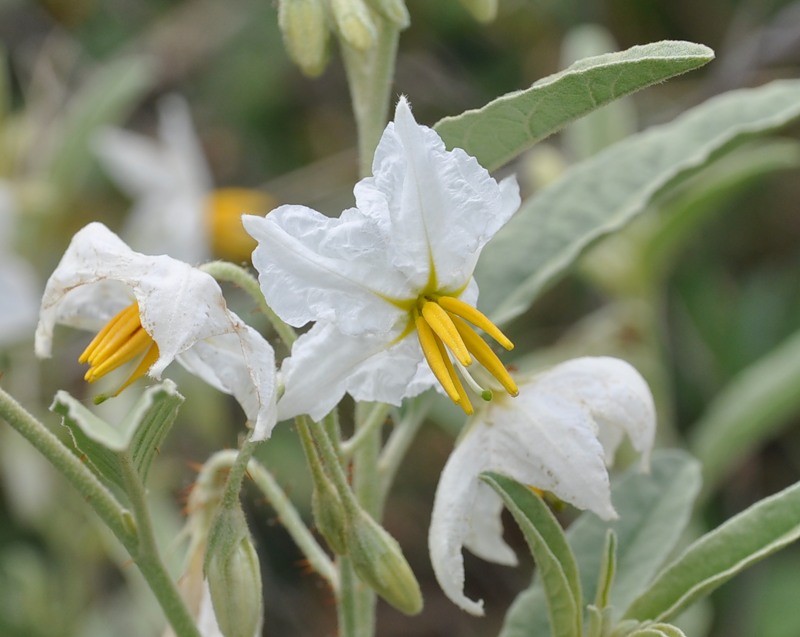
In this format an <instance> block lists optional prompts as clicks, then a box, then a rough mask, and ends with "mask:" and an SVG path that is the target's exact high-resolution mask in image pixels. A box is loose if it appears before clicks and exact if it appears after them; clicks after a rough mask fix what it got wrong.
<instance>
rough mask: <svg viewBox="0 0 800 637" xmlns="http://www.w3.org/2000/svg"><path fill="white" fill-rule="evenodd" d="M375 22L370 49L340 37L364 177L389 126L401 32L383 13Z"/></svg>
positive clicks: (368, 172) (361, 172)
mask: <svg viewBox="0 0 800 637" xmlns="http://www.w3.org/2000/svg"><path fill="white" fill-rule="evenodd" d="M376 24H377V26H378V37H377V41H376V43H375V46H374V47H373V48H372V49H370V50H369V51H366V52H364V51H358V50H356V49H354V48H352V47H351V46H349V45H348V44H346V43H345V42H344V41H343V40H340V41H341V46H342V58H343V60H344V66H345V71H346V72H347V81H348V84H349V85H350V96H351V98H352V101H353V114H354V115H355V118H356V129H357V131H358V164H359V174H360V175H361V176H362V177H366V176H368V175H369V174H370V173H371V172H372V156H373V155H374V154H375V148H376V147H377V146H378V141H379V140H380V138H381V134H382V133H383V129H384V128H385V126H386V119H387V114H388V111H389V95H390V91H391V86H392V79H393V77H394V67H395V59H396V57H397V41H398V39H399V34H400V30H399V28H398V27H397V25H395V24H393V23H391V22H389V21H388V20H386V19H385V18H383V17H381V16H376Z"/></svg>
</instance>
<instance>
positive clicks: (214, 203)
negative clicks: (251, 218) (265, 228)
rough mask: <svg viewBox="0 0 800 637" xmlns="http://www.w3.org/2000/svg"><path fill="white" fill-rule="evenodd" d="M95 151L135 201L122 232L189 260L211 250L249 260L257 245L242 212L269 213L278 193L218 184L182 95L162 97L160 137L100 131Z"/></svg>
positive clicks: (146, 246) (142, 246) (153, 250)
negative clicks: (245, 227)
mask: <svg viewBox="0 0 800 637" xmlns="http://www.w3.org/2000/svg"><path fill="white" fill-rule="evenodd" d="M94 148H95V152H96V153H97V155H98V156H99V158H100V160H101V162H102V165H103V167H104V168H105V170H106V171H107V172H108V173H109V175H110V176H111V177H112V178H113V179H114V181H115V182H116V183H117V184H118V185H119V186H120V188H121V189H123V190H124V191H125V192H126V193H127V194H128V195H130V196H131V197H132V198H133V200H134V205H133V208H132V210H131V211H130V213H129V216H128V219H127V221H126V224H125V227H124V228H123V230H122V236H123V237H125V238H126V240H127V241H128V243H130V244H131V245H132V246H133V247H134V248H136V249H138V250H146V251H147V252H148V253H150V254H168V255H170V256H171V257H175V258H176V259H181V260H182V261H186V262H188V263H200V262H201V261H204V260H207V259H208V258H209V257H211V256H216V257H220V258H225V259H229V260H232V261H238V260H243V259H245V258H246V257H247V255H248V254H249V253H250V252H251V251H252V249H253V243H252V239H251V238H250V237H249V236H248V235H247V234H246V233H245V232H244V229H243V228H242V224H241V221H240V217H241V215H242V214H243V213H245V212H248V213H251V214H255V213H266V212H268V211H269V210H270V209H271V208H272V207H273V206H274V203H275V202H274V201H273V199H272V198H271V197H270V196H269V195H267V194H266V193H263V192H259V191H256V190H251V189H246V188H217V189H215V188H214V183H213V179H212V177H211V172H210V170H209V168H208V165H207V163H206V158H205V155H204V154H203V149H202V146H201V144H200V140H199V139H198V137H197V133H196V132H195V129H194V124H193V123H192V117H191V113H190V111H189V105H188V104H187V103H186V101H185V100H184V99H183V98H181V97H179V96H178V95H168V96H167V97H165V98H163V99H162V100H161V101H160V102H159V103H158V139H151V138H149V137H146V136H144V135H138V134H136V133H131V132H129V131H126V130H123V129H120V128H105V129H103V130H101V131H99V132H98V133H97V135H96V136H95V138H94Z"/></svg>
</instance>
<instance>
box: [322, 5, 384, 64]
mask: <svg viewBox="0 0 800 637" xmlns="http://www.w3.org/2000/svg"><path fill="white" fill-rule="evenodd" d="M331 9H332V10H333V18H334V20H335V21H336V27H337V29H338V30H339V33H340V34H341V36H342V38H343V39H344V41H345V42H347V44H349V45H350V46H352V47H353V48H354V49H358V50H359V51H367V50H368V49H371V48H372V46H373V45H374V44H375V40H376V39H377V37H378V35H377V30H376V28H375V23H374V21H373V20H372V16H371V15H370V11H369V9H368V8H367V6H366V5H365V4H364V0H331Z"/></svg>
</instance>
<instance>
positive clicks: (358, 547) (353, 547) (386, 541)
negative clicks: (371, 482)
mask: <svg viewBox="0 0 800 637" xmlns="http://www.w3.org/2000/svg"><path fill="white" fill-rule="evenodd" d="M348 531H349V532H348V535H347V549H348V552H349V555H350V559H351V560H352V562H353V567H354V568H355V570H356V573H357V574H358V576H359V577H360V578H361V579H362V580H364V582H366V583H367V584H369V585H370V586H371V587H372V588H373V589H374V590H375V592H376V593H378V595H380V596H381V597H383V599H385V600H386V601H387V602H389V603H390V604H391V605H392V606H394V607H395V608H396V609H397V610H399V611H401V612H403V613H405V614H406V615H416V614H417V613H419V612H420V611H421V610H422V593H421V592H420V590H419V584H418V583H417V579H416V578H415V577H414V573H413V572H412V570H411V567H410V566H409V565H408V562H407V561H406V558H405V557H403V552H402V550H401V549H400V545H399V544H398V543H397V540H395V539H394V538H393V537H392V536H391V535H389V534H388V533H387V532H386V530H385V529H384V528H383V527H381V526H380V525H379V524H377V523H376V522H375V521H374V520H373V519H372V518H371V517H369V516H368V515H367V514H366V513H363V512H362V513H361V514H360V515H359V516H357V517H356V518H355V519H353V520H352V523H351V525H350V527H349V529H348Z"/></svg>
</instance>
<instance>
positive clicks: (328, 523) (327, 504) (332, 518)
mask: <svg viewBox="0 0 800 637" xmlns="http://www.w3.org/2000/svg"><path fill="white" fill-rule="evenodd" d="M311 510H312V512H313V513H314V524H316V526H317V530H318V531H319V532H320V533H321V534H322V537H324V538H325V541H326V542H327V543H328V546H330V547H331V549H332V550H333V552H334V553H336V554H337V555H345V554H346V553H347V544H346V536H347V526H348V520H347V516H346V515H345V512H344V507H343V506H342V499H341V498H340V497H339V494H338V493H337V492H336V489H335V488H334V487H333V485H332V484H330V483H329V482H320V483H319V484H316V485H315V487H314V492H313V493H312V495H311Z"/></svg>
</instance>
